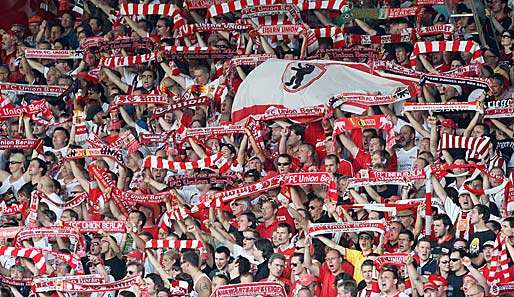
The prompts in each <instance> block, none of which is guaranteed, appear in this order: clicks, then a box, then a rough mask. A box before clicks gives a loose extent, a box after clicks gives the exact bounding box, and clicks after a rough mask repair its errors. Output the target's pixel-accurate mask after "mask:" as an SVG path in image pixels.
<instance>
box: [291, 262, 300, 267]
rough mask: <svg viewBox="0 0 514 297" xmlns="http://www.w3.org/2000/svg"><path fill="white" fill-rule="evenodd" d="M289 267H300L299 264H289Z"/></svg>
mask: <svg viewBox="0 0 514 297" xmlns="http://www.w3.org/2000/svg"><path fill="white" fill-rule="evenodd" d="M291 266H293V267H298V266H300V263H291Z"/></svg>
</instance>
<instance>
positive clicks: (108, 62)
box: [100, 53, 156, 68]
mask: <svg viewBox="0 0 514 297" xmlns="http://www.w3.org/2000/svg"><path fill="white" fill-rule="evenodd" d="M155 58H156V56H155V53H150V54H144V55H137V56H128V57H113V56H111V57H103V58H102V59H101V60H100V66H104V67H108V68H114V67H122V66H130V65H136V64H143V63H147V62H150V61H153V60H155Z"/></svg>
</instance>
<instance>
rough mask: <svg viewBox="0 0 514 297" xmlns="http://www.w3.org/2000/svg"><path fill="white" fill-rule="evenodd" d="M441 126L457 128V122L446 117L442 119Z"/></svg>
mask: <svg viewBox="0 0 514 297" xmlns="http://www.w3.org/2000/svg"><path fill="white" fill-rule="evenodd" d="M441 126H443V127H446V128H453V129H455V128H457V124H455V122H454V121H453V120H452V119H444V120H442V121H441Z"/></svg>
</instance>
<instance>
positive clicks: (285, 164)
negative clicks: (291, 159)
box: [277, 162, 291, 166]
mask: <svg viewBox="0 0 514 297" xmlns="http://www.w3.org/2000/svg"><path fill="white" fill-rule="evenodd" d="M290 164H291V163H287V162H286V163H277V166H289V165H290Z"/></svg>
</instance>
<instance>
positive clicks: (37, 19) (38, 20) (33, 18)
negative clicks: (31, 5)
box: [29, 15, 43, 24]
mask: <svg viewBox="0 0 514 297" xmlns="http://www.w3.org/2000/svg"><path fill="white" fill-rule="evenodd" d="M42 21H43V18H42V17H40V16H38V15H33V16H31V17H30V18H29V24H33V23H41V22H42Z"/></svg>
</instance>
